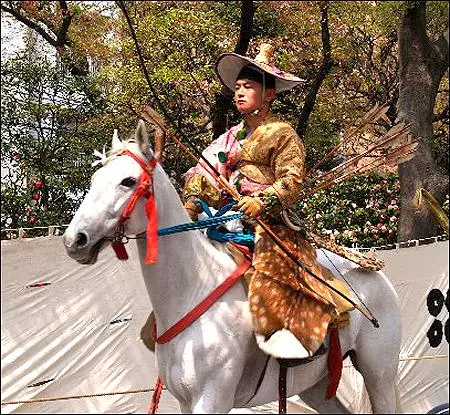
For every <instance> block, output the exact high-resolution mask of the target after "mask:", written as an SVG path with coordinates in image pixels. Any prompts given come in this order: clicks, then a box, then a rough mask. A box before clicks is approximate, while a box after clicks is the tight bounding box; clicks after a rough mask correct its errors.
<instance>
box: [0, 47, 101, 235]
mask: <svg viewBox="0 0 450 415" xmlns="http://www.w3.org/2000/svg"><path fill="white" fill-rule="evenodd" d="M1 74H2V90H1V92H2V102H1V121H2V130H1V134H2V142H1V149H2V194H1V202H2V203H1V226H2V228H7V227H10V228H18V227H27V226H30V225H31V226H48V225H54V224H64V223H68V222H69V221H70V219H71V217H72V215H73V213H74V212H75V210H76V209H77V207H78V205H79V202H80V198H81V197H82V196H83V195H84V194H85V193H86V191H87V189H88V187H89V178H90V176H91V174H92V172H93V170H92V168H91V167H90V164H91V162H92V153H93V149H94V148H96V147H97V148H98V147H100V145H99V143H100V138H101V137H102V135H103V134H104V131H103V130H101V131H99V130H100V129H99V128H98V127H97V131H96V133H97V134H95V129H94V128H89V126H90V127H92V125H93V123H94V121H95V120H96V121H97V122H99V121H100V119H99V118H97V119H96V117H98V116H99V115H100V114H101V108H98V107H96V102H94V103H92V102H90V101H89V100H88V98H87V96H86V93H85V91H86V90H89V89H90V87H92V85H91V86H88V85H85V82H86V80H84V81H82V80H81V79H79V78H73V77H71V76H69V75H67V73H66V72H65V71H64V70H62V69H60V67H58V65H55V63H53V62H50V61H48V60H46V59H44V58H40V57H38V56H33V58H32V59H30V58H27V57H24V56H19V57H17V58H16V59H12V60H9V61H7V62H6V63H2V67H1ZM100 125H101V124H98V126H100Z"/></svg>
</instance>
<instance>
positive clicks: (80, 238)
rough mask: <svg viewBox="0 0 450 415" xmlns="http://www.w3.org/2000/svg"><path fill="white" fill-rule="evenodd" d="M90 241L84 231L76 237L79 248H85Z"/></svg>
mask: <svg viewBox="0 0 450 415" xmlns="http://www.w3.org/2000/svg"><path fill="white" fill-rule="evenodd" d="M87 241H88V238H87V235H86V234H85V233H84V232H80V233H79V234H77V237H76V238H75V245H76V246H77V247H78V248H83V247H84V246H86V244H87Z"/></svg>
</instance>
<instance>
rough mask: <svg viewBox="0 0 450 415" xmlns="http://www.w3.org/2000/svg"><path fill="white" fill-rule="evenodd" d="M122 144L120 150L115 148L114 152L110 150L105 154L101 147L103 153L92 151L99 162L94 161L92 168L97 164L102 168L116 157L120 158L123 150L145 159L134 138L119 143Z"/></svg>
mask: <svg viewBox="0 0 450 415" xmlns="http://www.w3.org/2000/svg"><path fill="white" fill-rule="evenodd" d="M121 143H122V147H121V148H117V149H115V150H113V149H111V150H109V151H108V152H105V147H103V151H102V152H100V151H98V150H94V155H95V156H97V157H99V160H96V161H94V162H93V163H92V165H93V166H95V165H97V164H101V165H102V166H104V165H105V164H107V163H108V162H109V161H111V160H113V159H115V158H116V157H118V156H120V155H121V154H122V153H123V151H124V150H129V151H131V152H132V153H134V154H136V155H138V156H141V157H145V156H146V154H143V153H142V152H141V150H140V148H139V146H138V144H137V143H136V140H135V139H134V138H129V139H127V140H124V141H121Z"/></svg>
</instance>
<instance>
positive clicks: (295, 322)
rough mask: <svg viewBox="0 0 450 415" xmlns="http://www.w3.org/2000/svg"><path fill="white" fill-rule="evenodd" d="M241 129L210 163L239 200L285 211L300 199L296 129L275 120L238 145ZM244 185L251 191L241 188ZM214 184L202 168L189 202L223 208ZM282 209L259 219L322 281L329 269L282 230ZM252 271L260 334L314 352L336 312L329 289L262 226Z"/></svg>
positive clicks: (301, 162)
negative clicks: (288, 336)
mask: <svg viewBox="0 0 450 415" xmlns="http://www.w3.org/2000/svg"><path fill="white" fill-rule="evenodd" d="M242 127H243V124H242V123H241V124H240V125H239V126H237V127H234V130H233V128H232V129H231V130H230V131H232V134H231V135H232V138H233V139H234V141H230V133H229V132H226V133H225V134H224V135H223V136H221V137H219V139H218V140H217V141H216V142H213V143H212V145H211V146H210V148H209V149H207V151H206V155H207V156H209V157H208V160H209V161H211V162H212V163H213V164H215V166H219V167H220V168H221V169H222V171H221V173H222V174H224V175H225V177H227V178H228V179H229V181H230V183H231V184H233V185H234V186H236V188H237V189H238V191H239V192H240V193H241V194H243V195H253V196H258V197H260V198H261V199H262V201H263V203H265V204H266V203H269V202H273V200H274V198H276V201H277V202H278V206H279V207H280V206H281V207H291V206H293V205H294V204H295V203H297V202H298V201H299V197H300V191H301V188H302V180H303V178H304V175H305V158H306V154H305V148H304V145H303V143H302V141H301V140H300V139H299V138H298V136H297V134H296V132H295V130H294V129H293V128H292V127H291V126H290V125H289V124H287V123H285V122H283V121H280V120H279V119H278V118H277V117H275V116H274V115H272V114H269V115H268V116H267V117H266V118H265V120H264V121H263V122H262V124H261V125H260V126H259V127H258V128H256V130H255V131H253V133H252V134H251V135H250V136H248V137H247V138H246V139H244V140H243V141H241V142H239V143H238V139H237V137H236V135H237V132H238V131H239V130H240V129H241V128H242ZM227 134H228V135H227ZM237 144H239V145H237ZM221 146H222V147H223V148H222V147H221ZM236 147H237V148H238V156H237V157H236V154H234V153H235V150H236ZM233 149H234V150H233ZM221 150H223V152H225V153H227V156H228V157H227V161H226V162H225V163H221V162H220V161H219V160H218V159H215V158H214V155H218V153H219V151H221ZM227 151H228V152H227ZM233 151H234V152H233ZM224 164H225V166H224ZM242 182H244V183H247V185H244V186H242V185H241V184H242ZM248 183H250V184H251V185H248ZM214 185H216V183H215V181H214V179H213V180H211V176H208V174H207V173H205V171H204V169H203V168H202V167H201V166H199V165H197V166H196V167H195V168H194V169H193V170H191V171H190V175H189V176H188V178H187V181H186V185H185V188H184V196H185V198H187V197H189V196H192V195H196V196H197V195H198V196H200V197H204V196H206V200H207V202H208V203H210V204H211V205H212V206H213V207H216V208H217V207H218V205H220V204H222V203H221V200H222V198H223V194H221V192H220V191H218V190H217V188H216V187H215V186H214ZM252 185H253V187H252ZM245 189H251V190H252V191H251V192H250V191H248V190H247V191H246V190H245ZM280 211H281V209H279V208H278V209H277V208H274V209H273V210H272V212H270V213H269V214H265V215H263V216H262V217H261V219H262V220H264V221H265V222H266V223H269V225H270V227H271V228H272V229H273V230H274V231H275V233H276V234H277V235H279V236H280V237H281V239H283V240H284V241H285V244H286V245H287V246H288V247H289V248H290V249H291V251H292V250H293V251H294V252H296V253H297V254H298V259H299V260H300V261H301V262H302V263H304V264H305V265H306V266H307V267H308V268H309V269H310V270H311V271H312V272H313V273H314V274H316V275H318V276H320V277H321V278H324V277H323V275H324V274H325V273H326V272H327V271H328V270H326V269H324V268H323V267H322V266H320V265H319V264H318V263H317V261H316V253H315V249H314V248H313V247H312V246H311V245H310V244H309V243H308V242H307V241H306V240H305V239H304V238H302V237H301V236H300V234H299V233H296V232H294V231H293V230H292V229H290V228H288V227H287V226H286V225H284V223H283V222H282V220H281V219H280V216H279V213H280ZM253 267H254V272H253V275H252V278H251V281H250V285H249V293H248V297H249V305H250V311H251V314H252V318H253V326H254V329H255V332H257V333H260V334H262V335H265V336H267V337H268V336H270V335H271V334H273V333H274V332H275V331H277V330H280V329H282V328H285V329H288V330H290V331H291V332H292V333H293V334H294V335H295V336H296V337H297V338H298V339H299V340H300V341H301V343H302V344H303V345H304V346H305V348H306V349H307V350H308V351H309V352H310V353H314V352H315V351H316V350H317V349H318V348H319V347H320V345H321V344H322V342H323V339H324V337H325V335H326V333H327V329H328V324H329V323H330V321H331V318H332V315H333V314H334V313H335V305H334V302H333V298H332V296H331V294H330V292H329V290H328V288H327V287H326V286H325V285H324V284H322V283H320V282H318V281H317V280H315V279H314V278H313V277H311V276H310V275H309V274H308V273H307V272H305V271H303V270H301V269H299V267H298V266H297V265H295V264H294V263H293V262H292V260H290V259H289V258H287V256H286V255H285V254H284V253H283V252H282V251H281V249H280V248H279V247H278V246H276V244H275V243H274V242H273V241H272V240H271V238H270V237H269V236H268V235H266V233H265V232H264V231H263V229H262V228H261V227H260V226H256V229H255V251H254V255H253ZM328 272H329V271H328Z"/></svg>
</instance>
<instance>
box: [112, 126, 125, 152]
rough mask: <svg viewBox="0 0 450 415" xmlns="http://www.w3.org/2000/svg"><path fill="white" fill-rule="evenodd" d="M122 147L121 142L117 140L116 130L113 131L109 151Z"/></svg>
mask: <svg viewBox="0 0 450 415" xmlns="http://www.w3.org/2000/svg"><path fill="white" fill-rule="evenodd" d="M122 147H123V144H122V141H120V139H119V134H118V133H117V129H114V134H113V138H112V144H111V151H116V150H120V149H121V148H122Z"/></svg>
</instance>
